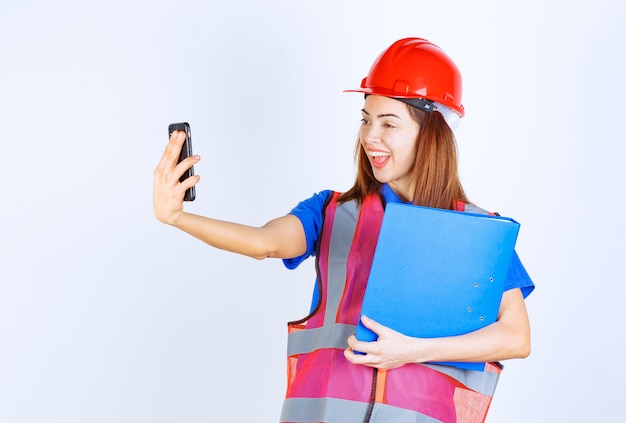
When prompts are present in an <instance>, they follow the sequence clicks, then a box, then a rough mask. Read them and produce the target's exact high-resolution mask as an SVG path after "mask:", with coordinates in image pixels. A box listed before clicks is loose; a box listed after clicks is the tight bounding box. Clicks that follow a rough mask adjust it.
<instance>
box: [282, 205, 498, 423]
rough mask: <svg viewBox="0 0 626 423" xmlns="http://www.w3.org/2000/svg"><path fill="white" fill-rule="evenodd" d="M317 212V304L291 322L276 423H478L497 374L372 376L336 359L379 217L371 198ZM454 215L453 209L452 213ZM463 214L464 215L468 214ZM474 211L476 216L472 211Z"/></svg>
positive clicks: (408, 370) (352, 324)
mask: <svg viewBox="0 0 626 423" xmlns="http://www.w3.org/2000/svg"><path fill="white" fill-rule="evenodd" d="M338 196H339V194H338V193H333V194H332V195H331V196H330V199H329V202H328V203H327V205H326V206H325V208H324V224H323V228H322V234H321V238H320V240H319V242H318V251H317V257H316V268H317V278H318V290H319V303H318V305H317V307H316V308H315V309H314V310H313V311H312V312H311V314H310V315H309V316H307V317H305V318H304V319H302V320H299V321H296V322H290V323H289V325H288V327H289V335H288V366H287V367H288V385H287V394H286V399H285V402H284V405H283V410H282V414H281V420H280V421H281V422H290V423H295V422H307V423H315V422H325V423H353V422H358V423H360V422H369V423H375V422H376V423H378V422H394V423H404V422H406V423H409V422H410V423H426V422H428V423H433V422H445V423H452V422H456V423H467V422H472V423H474V422H484V420H485V418H486V415H487V410H488V408H489V405H490V403H491V398H492V395H493V393H494V391H495V388H496V384H497V381H498V378H499V375H500V372H501V369H502V367H501V366H500V365H499V364H498V363H487V364H486V366H485V370H484V371H476V370H465V369H460V368H457V367H452V366H442V365H435V364H407V365H404V366H402V367H399V368H396V369H392V370H387V371H384V370H378V369H374V368H371V367H368V366H363V365H355V364H352V363H350V362H349V361H348V360H347V359H346V358H345V357H344V355H343V351H344V349H345V348H346V347H347V346H348V343H347V339H348V337H349V336H350V335H352V334H354V332H355V329H356V324H357V322H358V319H359V313H360V310H361V303H362V301H363V295H364V293H365V286H366V284H367V279H368V275H369V269H370V267H371V263H372V258H373V255H374V250H375V247H376V242H377V239H378V233H379V230H380V225H381V223H382V218H383V214H384V208H383V202H382V200H381V198H380V197H379V196H378V195H370V196H368V197H366V198H365V200H364V201H363V202H362V204H361V206H360V207H359V205H358V204H357V202H355V201H349V202H344V203H341V204H339V203H338V202H337V198H338ZM458 208H460V207H458ZM468 211H469V210H468ZM472 211H474V212H476V211H478V209H476V210H472Z"/></svg>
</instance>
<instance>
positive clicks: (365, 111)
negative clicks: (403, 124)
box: [361, 109, 402, 120]
mask: <svg viewBox="0 0 626 423" xmlns="http://www.w3.org/2000/svg"><path fill="white" fill-rule="evenodd" d="M361 111H362V112H363V113H365V114H366V115H368V116H369V115H370V114H369V113H368V111H367V110H365V109H361ZM377 117H378V118H384V117H395V118H397V119H400V120H402V119H401V118H400V116H398V115H394V114H393V113H383V114H380V115H378V116H377Z"/></svg>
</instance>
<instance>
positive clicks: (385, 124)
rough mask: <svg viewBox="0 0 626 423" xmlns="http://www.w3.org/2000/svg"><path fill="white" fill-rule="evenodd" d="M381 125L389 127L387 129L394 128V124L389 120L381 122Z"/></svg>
mask: <svg viewBox="0 0 626 423" xmlns="http://www.w3.org/2000/svg"><path fill="white" fill-rule="evenodd" d="M383 126H384V127H385V128H389V129H393V128H395V127H396V125H394V124H393V123H389V122H385V123H384V124H383Z"/></svg>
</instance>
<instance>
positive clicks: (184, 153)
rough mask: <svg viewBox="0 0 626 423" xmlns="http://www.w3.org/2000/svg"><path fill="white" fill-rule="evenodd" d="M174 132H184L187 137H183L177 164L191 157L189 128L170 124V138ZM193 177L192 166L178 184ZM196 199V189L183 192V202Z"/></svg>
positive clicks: (181, 124) (192, 188)
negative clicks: (183, 140)
mask: <svg viewBox="0 0 626 423" xmlns="http://www.w3.org/2000/svg"><path fill="white" fill-rule="evenodd" d="M174 131H185V134H187V136H186V137H185V142H184V143H183V147H182V148H181V150H180V156H179V157H178V163H180V162H181V161H183V160H184V159H186V158H187V157H189V156H192V155H193V150H192V149H191V126H190V125H189V124H188V123H187V122H180V123H171V124H170V126H169V136H170V137H171V136H172V132H174ZM192 175H193V166H191V167H190V168H189V169H187V170H186V171H185V173H183V175H182V176H181V177H180V182H182V181H184V180H185V179H187V178H189V177H190V176H192ZM195 199H196V187H195V186H193V187H191V188H189V189H188V190H187V191H185V201H193V200H195Z"/></svg>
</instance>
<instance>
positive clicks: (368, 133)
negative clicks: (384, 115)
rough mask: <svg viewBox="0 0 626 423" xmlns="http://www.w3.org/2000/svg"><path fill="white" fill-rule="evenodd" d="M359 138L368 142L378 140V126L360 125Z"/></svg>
mask: <svg viewBox="0 0 626 423" xmlns="http://www.w3.org/2000/svg"><path fill="white" fill-rule="evenodd" d="M361 140H363V141H365V142H368V143H378V142H380V128H378V127H377V126H376V125H372V124H369V125H363V126H362V127H361Z"/></svg>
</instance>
